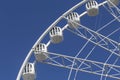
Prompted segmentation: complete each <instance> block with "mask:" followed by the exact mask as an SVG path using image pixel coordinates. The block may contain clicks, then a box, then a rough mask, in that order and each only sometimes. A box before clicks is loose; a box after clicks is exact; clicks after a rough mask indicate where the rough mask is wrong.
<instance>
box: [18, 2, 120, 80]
mask: <svg viewBox="0 0 120 80" xmlns="http://www.w3.org/2000/svg"><path fill="white" fill-rule="evenodd" d="M119 38H120V4H119V0H82V1H81V2H79V3H78V4H77V5H75V6H73V7H72V8H71V9H69V10H68V11H66V12H65V13H64V14H63V15H62V16H60V17H59V18H58V19H57V20H56V21H55V22H53V23H52V24H51V25H50V26H49V27H48V28H47V29H46V30H45V31H44V33H43V34H42V35H41V36H40V37H39V38H38V40H37V41H36V43H35V44H34V45H33V47H32V48H31V50H30V51H29V53H28V55H27V56H26V58H25V60H24V62H23V64H22V66H21V68H20V70H19V73H18V76H17V78H16V80H40V79H42V77H43V75H46V76H44V79H45V80H47V79H46V77H48V76H52V77H48V79H64V80H120V43H119V42H120V39H119ZM51 66H52V67H51ZM49 68H50V69H49ZM43 69H45V70H50V71H51V72H49V71H48V72H47V73H45V72H44V71H45V70H43ZM39 70H40V71H39ZM41 71H42V72H41ZM53 73H54V74H53ZM53 77H54V78H53ZM61 77H62V78H61Z"/></svg>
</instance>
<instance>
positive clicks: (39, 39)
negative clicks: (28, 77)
mask: <svg viewBox="0 0 120 80" xmlns="http://www.w3.org/2000/svg"><path fill="white" fill-rule="evenodd" d="M87 1H89V0H83V1H81V2H80V3H78V4H77V5H75V6H74V7H72V8H71V9H69V10H68V11H66V12H65V13H64V14H63V15H62V16H60V17H59V18H58V19H57V20H56V21H55V22H53V23H52V24H51V25H50V26H49V27H48V28H47V30H46V31H45V32H44V33H43V34H42V35H41V36H40V37H39V38H38V40H37V41H36V43H35V44H34V45H33V47H32V49H31V50H30V51H29V53H28V55H27V56H26V58H25V60H24V62H23V64H22V66H21V68H20V70H19V72H18V75H17V78H16V80H20V78H21V74H22V71H23V69H24V67H25V65H26V63H27V62H28V60H29V58H30V57H31V55H32V52H33V50H34V48H35V47H36V46H37V45H38V44H39V43H40V42H41V40H42V39H43V38H44V37H45V35H46V34H47V33H48V32H49V31H50V30H51V29H52V28H53V27H54V26H55V25H56V24H57V23H58V22H59V21H60V20H61V19H63V17H65V16H66V15H67V14H69V13H70V12H72V11H73V10H75V9H76V8H78V7H79V6H81V5H82V4H84V3H86V2H87Z"/></svg>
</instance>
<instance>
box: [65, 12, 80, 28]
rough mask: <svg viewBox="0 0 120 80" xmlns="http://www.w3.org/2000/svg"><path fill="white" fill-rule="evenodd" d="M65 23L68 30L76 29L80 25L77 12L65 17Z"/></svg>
mask: <svg viewBox="0 0 120 80" xmlns="http://www.w3.org/2000/svg"><path fill="white" fill-rule="evenodd" d="M67 22H68V25H69V27H70V28H78V27H79V24H80V18H79V14H78V13H77V12H71V13H70V14H68V16H67Z"/></svg>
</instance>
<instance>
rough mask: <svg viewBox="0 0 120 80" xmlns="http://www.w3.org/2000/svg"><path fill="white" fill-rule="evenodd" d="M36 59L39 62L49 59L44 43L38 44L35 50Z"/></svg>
mask: <svg viewBox="0 0 120 80" xmlns="http://www.w3.org/2000/svg"><path fill="white" fill-rule="evenodd" d="M34 54H35V58H36V60H37V61H38V62H41V61H43V60H46V59H47V58H48V54H47V46H46V45H45V44H44V43H40V44H38V45H37V46H36V47H35V49H34Z"/></svg>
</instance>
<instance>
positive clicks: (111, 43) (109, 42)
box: [67, 25, 120, 56]
mask: <svg viewBox="0 0 120 80" xmlns="http://www.w3.org/2000/svg"><path fill="white" fill-rule="evenodd" d="M81 27H82V28H84V29H85V30H86V31H88V34H89V35H91V36H93V35H95V37H96V38H97V42H96V40H95V39H90V37H88V36H85V35H84V36H82V35H80V34H78V33H77V32H74V31H72V30H70V29H67V30H69V31H70V32H72V33H74V34H76V35H78V36H80V37H82V38H84V39H86V40H88V41H90V42H92V43H94V44H95V45H98V46H100V47H102V48H104V49H105V50H107V51H110V52H113V51H112V50H113V49H116V51H114V52H113V53H114V54H115V55H117V56H120V55H119V54H118V53H117V52H118V51H117V50H118V44H119V43H118V42H116V41H114V40H112V39H109V38H108V37H105V36H103V35H101V34H99V33H97V32H95V31H93V30H91V29H88V28H87V27H85V26H83V25H81ZM115 32H116V31H115ZM113 33H114V32H113ZM113 33H112V34H113ZM101 41H102V42H103V41H105V42H106V43H107V45H102V44H101V43H102V42H101ZM108 46H112V47H111V48H109V47H108Z"/></svg>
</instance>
